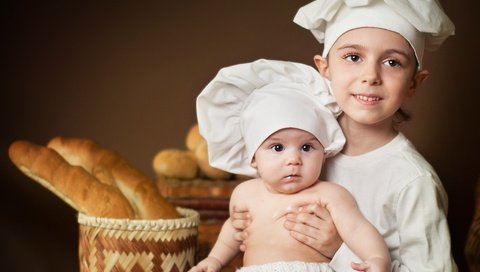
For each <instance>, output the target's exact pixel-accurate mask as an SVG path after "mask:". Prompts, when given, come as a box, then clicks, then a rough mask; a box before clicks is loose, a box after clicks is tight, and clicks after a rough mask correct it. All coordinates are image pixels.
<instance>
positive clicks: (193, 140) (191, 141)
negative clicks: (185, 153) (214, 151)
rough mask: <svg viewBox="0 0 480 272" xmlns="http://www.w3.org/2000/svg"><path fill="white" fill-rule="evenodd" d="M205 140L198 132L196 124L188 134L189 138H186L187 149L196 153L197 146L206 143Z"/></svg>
mask: <svg viewBox="0 0 480 272" xmlns="http://www.w3.org/2000/svg"><path fill="white" fill-rule="evenodd" d="M204 141H205V139H204V138H203V137H202V135H200V131H199V130H198V124H194V125H193V126H191V127H190V129H189V130H188V133H187V137H186V138H185V145H186V146H187V149H188V150H190V151H195V149H196V148H197V146H198V145H199V144H200V143H202V142H204Z"/></svg>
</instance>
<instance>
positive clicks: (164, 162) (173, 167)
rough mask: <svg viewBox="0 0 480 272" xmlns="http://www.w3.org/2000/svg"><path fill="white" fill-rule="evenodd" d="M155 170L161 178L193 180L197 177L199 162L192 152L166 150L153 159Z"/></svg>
mask: <svg viewBox="0 0 480 272" xmlns="http://www.w3.org/2000/svg"><path fill="white" fill-rule="evenodd" d="M152 166H153V170H154V171H155V173H156V174H157V175H158V176H159V177H166V178H178V179H193V178H195V177H196V176H197V171H198V167H197V161H196V158H195V155H194V154H193V153H192V152H191V151H186V150H179V149H165V150H162V151H160V152H158V153H157V154H156V155H155V157H154V158H153V162H152Z"/></svg>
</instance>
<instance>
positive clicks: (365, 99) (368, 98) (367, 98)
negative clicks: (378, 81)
mask: <svg viewBox="0 0 480 272" xmlns="http://www.w3.org/2000/svg"><path fill="white" fill-rule="evenodd" d="M353 96H354V97H355V99H357V100H359V101H360V102H362V103H364V104H373V103H375V102H378V101H380V100H382V98H381V97H379V96H373V95H362V94H354V95H353Z"/></svg>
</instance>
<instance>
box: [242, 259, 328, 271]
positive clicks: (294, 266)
mask: <svg viewBox="0 0 480 272" xmlns="http://www.w3.org/2000/svg"><path fill="white" fill-rule="evenodd" d="M236 271H237V272H334V271H332V269H331V268H330V267H329V266H328V264H327V263H305V262H297V261H295V262H274V263H267V264H262V265H250V266H245V267H242V268H239V269H237V270H236Z"/></svg>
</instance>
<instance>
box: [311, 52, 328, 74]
mask: <svg viewBox="0 0 480 272" xmlns="http://www.w3.org/2000/svg"><path fill="white" fill-rule="evenodd" d="M313 61H314V62H315V66H317V70H318V72H319V73H320V74H321V75H322V76H323V77H325V78H327V79H329V80H330V69H329V67H328V60H327V58H324V57H322V56H320V55H315V56H314V57H313Z"/></svg>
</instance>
